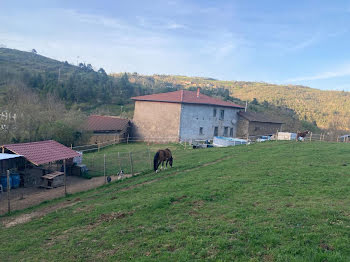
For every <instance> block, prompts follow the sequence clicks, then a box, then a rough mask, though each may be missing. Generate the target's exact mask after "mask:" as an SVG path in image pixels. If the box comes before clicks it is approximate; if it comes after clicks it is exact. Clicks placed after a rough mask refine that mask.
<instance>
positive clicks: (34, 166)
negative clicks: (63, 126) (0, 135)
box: [1, 140, 80, 187]
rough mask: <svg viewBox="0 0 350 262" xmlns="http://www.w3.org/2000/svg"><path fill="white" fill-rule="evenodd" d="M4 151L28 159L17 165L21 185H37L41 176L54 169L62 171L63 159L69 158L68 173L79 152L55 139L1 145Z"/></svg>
mask: <svg viewBox="0 0 350 262" xmlns="http://www.w3.org/2000/svg"><path fill="white" fill-rule="evenodd" d="M1 148H2V152H3V153H10V154H15V155H21V156H22V157H23V158H24V159H25V160H26V161H25V162H23V164H21V165H19V166H18V167H17V169H18V170H17V171H18V173H19V175H20V177H21V185H23V186H25V187H27V186H35V185H38V184H39V183H40V182H41V177H42V176H43V175H45V174H48V173H51V172H53V171H60V170H61V168H62V162H61V161H62V160H68V161H67V162H66V163H67V166H68V170H67V171H68V173H70V171H69V170H70V167H71V166H72V164H73V158H74V157H78V156H80V154H79V153H77V152H76V151H74V150H72V149H70V148H69V147H66V146H64V145H62V144H60V143H58V142H56V141H54V140H47V141H38V142H30V143H18V144H8V145H3V146H1Z"/></svg>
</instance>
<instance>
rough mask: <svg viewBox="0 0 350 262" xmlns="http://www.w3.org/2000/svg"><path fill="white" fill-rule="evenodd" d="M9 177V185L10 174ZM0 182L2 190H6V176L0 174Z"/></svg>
mask: <svg viewBox="0 0 350 262" xmlns="http://www.w3.org/2000/svg"><path fill="white" fill-rule="evenodd" d="M9 178H10V185H11V182H12V177H11V176H10V177H9ZM0 183H1V185H2V189H3V190H4V191H7V176H1V178H0Z"/></svg>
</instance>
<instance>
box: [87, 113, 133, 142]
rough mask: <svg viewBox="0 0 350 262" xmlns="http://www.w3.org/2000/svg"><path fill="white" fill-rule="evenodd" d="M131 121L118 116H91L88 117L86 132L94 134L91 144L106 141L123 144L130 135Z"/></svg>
mask: <svg viewBox="0 0 350 262" xmlns="http://www.w3.org/2000/svg"><path fill="white" fill-rule="evenodd" d="M130 129H131V125H130V120H129V119H124V118H119V117H116V116H99V115H91V116H89V117H88V120H87V123H86V128H85V130H87V131H90V132H92V133H93V136H92V137H91V138H90V143H92V144H97V143H103V142H106V141H115V142H117V143H118V142H121V141H124V140H125V139H126V138H127V137H128V135H129V134H130Z"/></svg>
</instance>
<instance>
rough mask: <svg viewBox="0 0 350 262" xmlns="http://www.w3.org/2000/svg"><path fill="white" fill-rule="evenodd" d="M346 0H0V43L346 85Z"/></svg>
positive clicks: (153, 70) (84, 58)
mask: <svg viewBox="0 0 350 262" xmlns="http://www.w3.org/2000/svg"><path fill="white" fill-rule="evenodd" d="M349 27H350V1H342V0H337V1H329V0H317V1H316V0H315V1H313V0H294V1H280V0H276V1H269V0H264V1H262V0H249V1H247V0H241V1H234V0H231V1H223V0H215V1H214V0H202V1H200V0H197V1H191V0H187V1H182V0H169V1H167V0H162V1H158V0H153V1H147V0H143V1H142V0H140V1H135V0H128V1H118V0H114V1H112V0H99V1H91V0H84V1H81V0H75V1H71V0H60V1H55V0H51V1H47V0H31V1H18V0H11V1H9V0H0V47H7V48H14V49H19V50H23V51H30V50H32V49H33V48H34V49H36V50H37V52H38V53H39V54H41V55H44V56H48V57H51V58H54V59H57V60H60V61H68V62H70V63H72V64H77V63H78V62H84V63H90V64H92V65H93V67H94V68H95V69H96V70H98V69H99V68H100V67H102V68H104V69H105V70H106V71H107V72H108V73H113V72H137V73H140V74H175V75H186V76H202V77H212V78H216V79H220V80H239V81H262V82H268V83H275V84H293V85H304V86H310V87H312V88H318V89H323V90H345V91H350V52H349V50H350V48H349V47H350V34H349V30H350V28H349Z"/></svg>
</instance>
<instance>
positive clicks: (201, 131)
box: [199, 127, 203, 135]
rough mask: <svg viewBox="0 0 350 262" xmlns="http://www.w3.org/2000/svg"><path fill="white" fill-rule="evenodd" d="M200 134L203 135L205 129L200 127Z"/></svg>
mask: <svg viewBox="0 0 350 262" xmlns="http://www.w3.org/2000/svg"><path fill="white" fill-rule="evenodd" d="M199 134H200V135H203V127H200V128H199Z"/></svg>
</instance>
